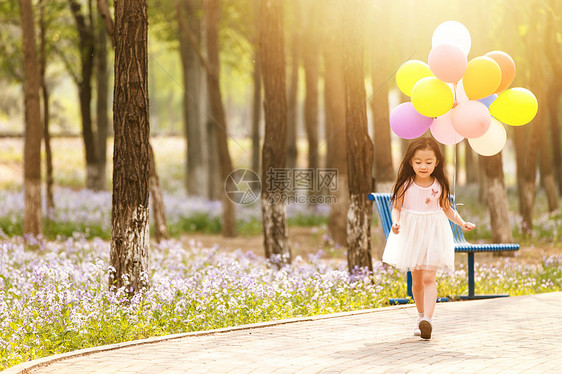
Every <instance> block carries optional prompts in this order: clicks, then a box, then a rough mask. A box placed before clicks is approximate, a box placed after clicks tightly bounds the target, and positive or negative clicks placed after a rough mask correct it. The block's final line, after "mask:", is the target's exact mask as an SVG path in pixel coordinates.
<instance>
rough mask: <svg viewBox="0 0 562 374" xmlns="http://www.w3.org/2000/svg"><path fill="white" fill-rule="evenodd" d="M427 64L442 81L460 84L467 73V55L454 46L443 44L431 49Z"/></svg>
mask: <svg viewBox="0 0 562 374" xmlns="http://www.w3.org/2000/svg"><path fill="white" fill-rule="evenodd" d="M427 62H428V65H429V68H430V69H431V72H432V73H433V74H434V75H435V76H436V77H437V78H439V79H440V80H442V81H444V82H449V83H456V82H458V81H459V80H460V79H461V78H462V76H463V75H464V73H465V71H466V66H467V61H466V55H465V54H464V52H463V51H462V49H460V48H459V47H457V46H456V45H454V44H449V43H442V44H438V45H436V46H435V47H433V48H432V49H431V52H429V56H428V58H427Z"/></svg>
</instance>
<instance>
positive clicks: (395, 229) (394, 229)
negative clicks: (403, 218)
mask: <svg viewBox="0 0 562 374" xmlns="http://www.w3.org/2000/svg"><path fill="white" fill-rule="evenodd" d="M392 232H393V233H395V234H398V233H399V232H400V224H399V223H398V222H396V223H395V224H393V225H392Z"/></svg>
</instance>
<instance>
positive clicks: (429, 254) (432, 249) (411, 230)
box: [382, 209, 455, 271]
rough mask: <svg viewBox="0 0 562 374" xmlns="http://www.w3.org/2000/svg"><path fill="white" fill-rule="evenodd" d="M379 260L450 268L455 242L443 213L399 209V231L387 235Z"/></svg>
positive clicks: (415, 267) (397, 264)
mask: <svg viewBox="0 0 562 374" xmlns="http://www.w3.org/2000/svg"><path fill="white" fill-rule="evenodd" d="M382 261H383V262H384V263H387V264H389V265H392V266H394V267H396V268H398V269H401V270H410V271H411V270H420V269H424V270H454V267H455V243H454V240H453V233H452V231H451V227H450V226H449V220H448V218H447V216H445V213H443V211H442V210H439V211H435V212H414V211H411V210H407V209H402V211H401V213H400V232H399V233H398V234H394V233H393V232H392V231H391V232H390V234H389V235H388V239H387V241H386V247H385V249H384V254H383V256H382Z"/></svg>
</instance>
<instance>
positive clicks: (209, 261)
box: [0, 188, 562, 369]
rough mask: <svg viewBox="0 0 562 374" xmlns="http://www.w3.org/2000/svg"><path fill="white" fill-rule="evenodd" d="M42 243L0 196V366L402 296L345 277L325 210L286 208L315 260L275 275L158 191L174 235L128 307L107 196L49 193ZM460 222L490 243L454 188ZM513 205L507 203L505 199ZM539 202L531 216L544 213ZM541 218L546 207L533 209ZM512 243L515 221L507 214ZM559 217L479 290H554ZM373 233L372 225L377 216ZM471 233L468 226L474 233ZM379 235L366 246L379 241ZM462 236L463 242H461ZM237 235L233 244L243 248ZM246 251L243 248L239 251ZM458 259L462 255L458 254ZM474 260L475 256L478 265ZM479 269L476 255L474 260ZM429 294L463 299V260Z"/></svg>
mask: <svg viewBox="0 0 562 374" xmlns="http://www.w3.org/2000/svg"><path fill="white" fill-rule="evenodd" d="M55 192H56V193H55V201H56V209H55V210H54V211H52V212H49V219H48V220H46V226H45V238H40V239H36V240H35V241H34V242H31V243H28V244H24V240H23V238H22V236H21V230H22V229H21V226H22V217H21V214H22V211H23V196H22V193H21V192H13V191H9V190H2V191H0V369H4V368H7V367H10V366H13V365H16V364H18V363H20V362H23V361H28V360H32V359H35V358H39V357H43V356H48V355H53V354H57V353H62V352H67V351H72V350H77V349H81V348H87V347H92V346H98V345H104V344H111V343H117V342H123V341H129V340H134V339H142V338H147V337H151V336H160V335H167V334H173V333H179V332H188V331H200V330H207V329H214V328H220V327H227V326H235V325H241V324H248V323H256V322H261V321H271V320H278V319H284V318H292V317H299V316H310V315H317V314H323V313H333V312H340V311H348V310H357V309H365V308H377V307H381V306H385V305H387V300H388V298H390V297H403V296H405V294H406V284H405V282H404V277H403V274H401V273H400V272H397V271H395V270H393V269H392V268H386V267H384V266H383V265H382V264H381V263H380V262H375V264H374V272H373V273H372V274H368V273H366V272H361V271H358V272H356V273H355V274H352V275H350V274H349V273H348V271H347V264H346V262H345V260H344V257H342V253H343V252H342V251H341V249H339V250H335V248H334V247H337V245H336V244H335V243H333V241H331V240H330V238H329V237H327V235H322V232H324V231H325V230H323V229H319V230H316V229H315V228H317V227H322V226H324V225H325V224H326V222H327V215H328V209H329V207H328V206H322V205H319V206H316V207H306V206H304V205H299V204H292V205H289V206H288V220H289V226H290V227H295V226H308V227H312V229H311V230H310V232H311V233H314V232H316V233H317V234H316V236H318V237H320V236H322V239H320V238H319V239H318V240H319V242H320V246H319V247H320V248H322V249H323V250H324V252H322V251H320V252H311V250H308V251H300V252H299V251H296V253H301V254H302V257H301V256H299V255H297V256H296V257H295V259H294V261H293V263H292V264H291V265H290V266H287V267H285V268H283V269H281V270H277V269H276V268H275V267H274V266H270V264H269V263H268V262H267V261H266V260H265V259H264V258H263V256H261V255H258V254H256V252H255V251H250V250H247V249H244V250H237V251H233V250H231V249H228V248H226V246H222V247H221V246H220V245H209V244H208V243H207V245H203V244H202V242H200V241H198V240H197V239H195V240H193V239H192V240H189V241H188V240H187V239H186V237H185V235H184V234H185V233H192V234H190V235H189V236H190V237H191V238H197V237H198V236H197V235H206V234H213V233H215V234H216V233H219V232H220V229H221V227H220V216H221V205H220V203H217V202H213V201H207V200H204V199H196V198H187V197H185V196H181V195H175V194H170V193H165V195H164V199H165V204H166V213H167V219H168V224H169V230H170V233H171V234H172V237H173V239H172V240H169V241H166V242H163V243H161V244H158V245H157V244H153V247H152V249H151V274H150V279H151V287H150V288H148V289H146V290H144V291H143V292H142V293H140V294H138V295H136V296H135V297H134V298H132V299H129V298H128V297H127V296H126V295H125V293H124V292H123V290H117V292H113V291H109V290H108V286H107V280H108V271H109V258H108V257H109V246H110V244H109V239H110V233H111V228H110V217H111V194H110V193H109V192H98V193H94V192H91V191H87V190H73V189H67V188H57V189H56V191H55ZM462 196H463V199H464V200H465V205H464V206H463V207H462V208H460V209H463V211H462V214H463V216H466V217H470V219H471V220H472V221H473V222H475V223H476V224H477V225H478V227H479V230H478V231H477V232H476V233H474V234H473V233H471V234H473V237H471V238H470V240H474V241H476V240H485V239H486V238H489V232H490V228H489V226H490V225H489V219H488V217H487V214H486V211H485V209H482V208H481V207H479V206H478V203H477V198H476V192H475V190H470V189H466V190H464V191H463V192H462ZM512 198H513V196H512ZM541 204H544V201H542V200H541V199H538V201H537V209H541V210H542V209H544V206H543V205H541ZM543 211H544V210H543ZM260 216H261V212H260V209H259V206H239V207H238V210H237V226H238V230H239V232H240V233H241V235H242V238H248V239H251V238H252V237H254V238H255V237H257V236H259V234H260V232H261V221H260V219H261V218H260ZM512 219H513V221H512V225H513V227H514V234H515V236H516V238H515V240H518V241H519V239H522V238H520V237H517V235H518V231H517V229H516V227H517V225H518V221H517V216H516V215H513V217H512ZM561 221H562V219H561V217H560V216H559V215H558V216H556V215H554V216H552V215H546V214H543V215H540V214H539V215H538V219H537V220H536V229H535V238H534V239H532V241H529V239H526V240H527V242H526V245H527V246H533V245H534V243H538V244H540V243H547V245H548V246H550V247H551V248H552V250H551V251H549V252H548V256H545V257H544V258H542V260H541V258H540V256H538V257H537V255H534V260H533V261H521V258H518V257H517V256H518V255H516V257H513V258H507V259H502V260H498V259H495V260H494V262H493V263H490V262H489V261H488V262H486V263H480V264H477V268H476V292H477V293H481V294H484V293H490V294H492V293H509V294H510V295H524V294H533V293H540V292H551V291H560V290H562V253H561V252H560V251H559V250H556V246H557V243H559V241H560V226H561ZM373 227H374V228H376V227H377V217H376V214H375V215H374V218H373ZM475 231H476V230H475ZM377 235H378V236H380V233H379V234H374V238H373V240H374V242H376V243H378V244H380V243H381V242H383V241H381V238H380V237H378V236H377ZM467 236H468V235H467ZM244 241H245V239H244V240H243V241H242V242H244ZM241 247H242V248H244V246H241ZM461 257H463V259H464V258H465V257H464V256H461ZM480 258H482V257H480ZM477 261H478V259H477ZM438 293H439V295H442V296H453V297H454V296H457V295H462V294H466V293H467V282H466V272H465V268H464V267H463V265H462V264H460V265H459V266H458V267H457V270H456V271H455V272H453V273H443V274H439V276H438Z"/></svg>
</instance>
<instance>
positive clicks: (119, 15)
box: [109, 0, 150, 294]
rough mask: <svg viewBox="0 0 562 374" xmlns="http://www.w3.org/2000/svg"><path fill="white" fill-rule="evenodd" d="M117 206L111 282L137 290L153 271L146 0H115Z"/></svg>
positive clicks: (115, 172) (114, 175)
mask: <svg viewBox="0 0 562 374" xmlns="http://www.w3.org/2000/svg"><path fill="white" fill-rule="evenodd" d="M114 38H115V73H114V74H115V86H114V91H113V96H114V101H113V123H114V131H115V145H114V148H113V149H114V151H113V204H112V205H113V209H112V219H111V220H112V230H111V250H110V263H111V266H112V269H111V271H110V274H109V285H110V288H111V289H114V288H113V286H114V287H117V288H119V287H125V290H126V292H128V293H129V294H134V293H136V292H138V291H139V290H140V289H142V288H144V287H147V286H148V283H149V280H148V271H149V248H150V247H149V244H150V243H149V241H150V240H149V211H148V178H149V173H150V159H149V137H150V126H149V105H148V43H147V42H148V18H147V0H115V35H114Z"/></svg>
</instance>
